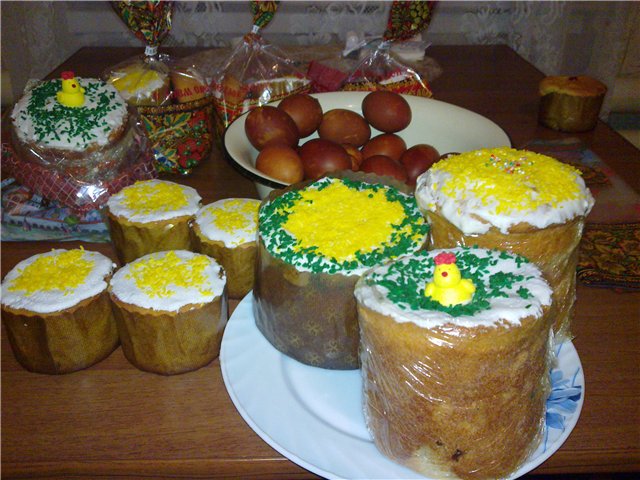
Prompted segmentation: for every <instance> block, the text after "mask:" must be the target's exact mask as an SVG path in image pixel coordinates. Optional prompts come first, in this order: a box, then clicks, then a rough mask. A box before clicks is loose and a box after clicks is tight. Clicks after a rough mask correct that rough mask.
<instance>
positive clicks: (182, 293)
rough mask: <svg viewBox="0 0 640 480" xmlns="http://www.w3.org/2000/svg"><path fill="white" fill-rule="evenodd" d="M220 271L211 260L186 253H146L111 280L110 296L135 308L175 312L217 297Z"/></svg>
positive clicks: (223, 278) (220, 288) (221, 278)
mask: <svg viewBox="0 0 640 480" xmlns="http://www.w3.org/2000/svg"><path fill="white" fill-rule="evenodd" d="M225 284H226V276H225V273H224V270H223V269H222V267H220V265H219V264H218V263H217V262H216V261H215V260H214V259H213V258H211V257H208V256H207V255H202V254H198V253H193V252H189V251H187V250H170V251H166V252H157V253H150V254H148V255H145V256H144V257H140V258H138V259H136V260H134V261H133V262H131V263H128V264H127V265H125V266H124V267H122V268H121V269H120V270H118V271H117V272H116V273H115V274H114V275H113V278H112V279H111V282H110V292H111V294H112V295H114V296H115V297H116V298H117V299H118V300H120V301H121V302H123V303H128V304H130V305H136V306H138V307H142V308H146V309H150V310H158V311H165V312H176V311H178V310H180V309H181V308H182V307H184V306H186V305H193V304H196V305H197V304H203V303H209V302H212V301H214V300H215V299H216V298H217V297H219V296H221V295H222V293H223V290H224V286H225Z"/></svg>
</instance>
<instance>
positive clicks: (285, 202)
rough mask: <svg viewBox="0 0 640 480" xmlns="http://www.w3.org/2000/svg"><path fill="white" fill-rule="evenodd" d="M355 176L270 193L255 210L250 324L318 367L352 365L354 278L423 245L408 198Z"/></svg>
mask: <svg viewBox="0 0 640 480" xmlns="http://www.w3.org/2000/svg"><path fill="white" fill-rule="evenodd" d="M358 178H362V179H364V178H365V176H364V175H363V176H361V177H358V176H356V175H353V178H346V177H345V178H334V177H324V178H321V179H319V180H316V181H313V182H303V183H299V184H296V185H294V186H291V187H289V188H287V189H285V190H279V191H274V192H272V193H271V194H270V196H269V197H268V198H267V199H265V201H264V202H263V204H262V206H261V207H260V211H259V213H258V258H257V266H256V283H255V286H254V290H253V292H254V314H255V318H256V324H257V326H258V328H259V330H260V331H261V332H262V333H263V334H264V335H265V337H266V338H267V339H268V340H269V341H270V342H271V343H272V344H273V345H274V346H275V347H276V348H277V349H278V350H280V351H281V352H283V353H285V354H286V355H289V356H290V357H292V358H294V359H296V360H298V361H300V362H302V363H305V364H308V365H312V366H316V367H322V368H331V369H355V368H358V365H359V360H358V345H359V333H358V322H357V312H356V305H355V299H354V297H353V287H354V285H355V283H356V281H357V280H358V278H359V277H360V275H361V274H362V273H363V272H364V271H365V270H367V269H368V268H370V267H373V266H376V265H378V264H380V263H382V262H384V261H387V260H389V259H390V258H394V257H396V256H398V255H402V254H405V253H410V252H414V251H416V250H419V249H420V248H422V247H423V245H424V244H425V242H426V237H427V230H428V228H427V225H426V222H425V220H424V218H423V217H422V215H421V214H420V211H419V210H418V208H417V205H416V203H415V199H414V198H413V196H411V195H408V194H405V193H402V192H400V191H399V190H398V189H396V188H394V187H393V186H389V185H384V184H381V183H369V182H368V181H362V180H359V179H358ZM376 179H377V177H376ZM378 180H379V179H378Z"/></svg>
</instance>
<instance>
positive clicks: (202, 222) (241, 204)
mask: <svg viewBox="0 0 640 480" xmlns="http://www.w3.org/2000/svg"><path fill="white" fill-rule="evenodd" d="M259 207H260V201H259V200H254V199H251V198H227V199H224V200H218V201H217V202H214V203H211V204H209V205H205V206H204V207H202V208H201V209H200V210H198V213H196V218H195V223H196V224H197V225H198V227H200V231H201V232H202V235H204V236H205V237H206V238H208V239H209V240H213V241H217V242H222V243H224V246H225V247H227V248H233V247H237V246H238V245H242V244H244V243H249V242H255V241H256V234H257V230H258V222H257V213H258V208H259ZM224 213H229V214H235V215H238V216H240V217H241V218H242V220H241V222H242V223H243V225H241V226H238V225H231V226H229V225H225V224H224V220H223V219H221V218H220V215H221V214H224ZM218 221H219V222H220V224H219V223H218Z"/></svg>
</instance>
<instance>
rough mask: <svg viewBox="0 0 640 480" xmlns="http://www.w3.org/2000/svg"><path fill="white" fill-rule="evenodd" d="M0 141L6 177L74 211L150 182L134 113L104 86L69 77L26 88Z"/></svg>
mask: <svg viewBox="0 0 640 480" xmlns="http://www.w3.org/2000/svg"><path fill="white" fill-rule="evenodd" d="M2 140H3V142H2V144H3V149H2V154H3V161H2V166H3V168H4V169H5V171H6V172H8V173H9V174H10V175H12V176H13V177H14V178H16V179H17V180H18V182H20V183H21V184H23V185H25V186H27V187H29V188H30V189H32V190H33V191H35V192H36V193H38V194H40V195H42V196H43V197H45V198H48V199H50V200H56V201H58V202H60V203H61V204H62V205H64V206H67V207H70V208H72V209H74V210H76V211H79V212H86V211H89V210H92V209H96V208H99V207H101V206H102V205H103V204H104V203H105V202H106V201H107V199H108V198H109V196H110V195H111V194H112V193H114V192H116V191H118V190H119V189H121V188H122V187H124V186H126V185H129V184H131V183H134V182H135V181H137V180H142V179H148V178H155V177H156V176H157V174H156V171H155V168H154V165H153V156H152V153H151V150H150V148H149V145H148V140H147V137H146V136H145V134H144V133H143V129H142V128H141V125H140V122H139V120H138V117H137V115H136V114H135V112H133V111H131V110H130V109H128V108H127V105H126V103H125V102H124V100H123V99H122V98H121V97H120V96H119V94H118V93H117V91H116V90H115V89H114V88H113V87H112V86H110V85H108V84H107V83H106V82H103V81H101V80H98V79H92V78H79V77H75V75H74V74H73V73H72V72H63V74H62V77H61V78H59V79H53V80H45V81H41V82H35V83H32V84H30V85H29V86H28V88H27V89H26V91H25V93H24V95H23V96H22V97H21V98H20V99H19V100H18V102H17V103H16V105H15V106H14V108H13V110H12V112H11V114H10V115H7V116H6V117H5V118H4V119H3V124H2Z"/></svg>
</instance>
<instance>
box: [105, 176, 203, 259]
mask: <svg viewBox="0 0 640 480" xmlns="http://www.w3.org/2000/svg"><path fill="white" fill-rule="evenodd" d="M201 200H202V198H201V197H200V194H198V192H197V191H196V190H195V189H194V188H191V187H189V186H187V185H181V184H178V183H175V182H170V181H167V180H157V179H154V180H144V181H140V182H136V183H134V184H133V185H129V186H127V187H125V188H123V189H122V190H120V191H119V192H118V193H116V194H114V195H112V196H111V197H110V198H109V200H108V201H107V219H108V221H109V229H110V233H111V241H112V242H113V245H114V247H115V249H116V253H117V254H118V258H119V259H120V261H121V262H122V263H128V262H130V261H132V260H135V259H136V258H139V257H142V256H143V255H146V254H147V253H152V252H160V251H163V250H190V249H191V234H190V226H189V223H190V221H191V220H192V219H193V217H194V215H195V214H196V212H197V211H198V209H199V208H200V202H201Z"/></svg>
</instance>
